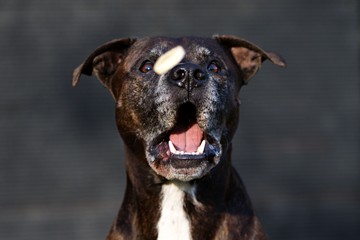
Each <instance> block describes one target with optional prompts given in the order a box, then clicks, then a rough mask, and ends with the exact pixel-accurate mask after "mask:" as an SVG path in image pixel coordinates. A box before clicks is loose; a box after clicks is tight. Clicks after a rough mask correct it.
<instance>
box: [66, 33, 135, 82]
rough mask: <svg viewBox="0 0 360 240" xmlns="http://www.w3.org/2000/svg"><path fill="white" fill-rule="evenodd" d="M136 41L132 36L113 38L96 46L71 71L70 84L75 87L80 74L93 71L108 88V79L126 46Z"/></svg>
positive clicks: (123, 53)
mask: <svg viewBox="0 0 360 240" xmlns="http://www.w3.org/2000/svg"><path fill="white" fill-rule="evenodd" d="M135 41H136V39H134V38H123V39H115V40H112V41H110V42H108V43H105V44H104V45H102V46H100V47H99V48H97V49H96V50H95V51H94V52H93V53H92V54H91V55H90V56H89V57H88V58H87V59H86V60H85V62H83V63H82V64H81V65H80V66H79V67H77V68H76V69H75V70H74V72H73V78H72V85H73V86H74V87H75V86H76V84H77V83H78V81H79V78H80V76H81V74H85V75H88V76H91V75H92V74H93V73H94V74H95V75H96V77H97V78H98V79H99V80H100V82H101V83H102V84H104V86H105V87H107V88H110V86H109V84H110V82H109V79H110V78H111V76H112V74H114V73H115V71H116V69H117V67H118V66H119V64H120V63H121V61H122V60H123V57H124V55H125V53H126V51H127V50H128V48H129V47H130V46H131V45H132V44H133V43H134V42H135Z"/></svg>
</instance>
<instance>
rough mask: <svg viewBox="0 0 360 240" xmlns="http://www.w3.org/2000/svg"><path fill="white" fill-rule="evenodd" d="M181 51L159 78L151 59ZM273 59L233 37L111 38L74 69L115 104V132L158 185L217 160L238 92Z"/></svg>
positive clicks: (194, 174)
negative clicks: (158, 179) (94, 78)
mask: <svg viewBox="0 0 360 240" xmlns="http://www.w3.org/2000/svg"><path fill="white" fill-rule="evenodd" d="M177 45H181V46H182V47H183V48H184V49H185V51H186V54H185V57H184V59H183V60H182V61H181V62H180V63H179V64H178V65H177V66H175V67H174V68H172V69H171V70H170V71H168V72H167V73H165V74H163V75H158V74H156V73H155V72H154V71H153V65H154V63H155V61H156V60H157V59H158V58H159V57H160V56H161V55H162V54H164V53H165V52H167V51H168V50H169V49H171V48H173V47H175V46H177ZM267 59H268V60H270V61H271V62H273V63H274V64H276V65H278V66H281V67H284V66H285V62H284V61H283V60H282V59H281V58H280V57H279V56H278V55H276V54H274V53H269V52H266V51H264V50H262V49H261V48H259V47H257V46H256V45H254V44H252V43H250V42H247V41H245V40H243V39H240V38H237V37H234V36H214V37H213V38H212V39H209V38H195V37H184V38H168V37H154V38H144V39H130V38H127V39H118V40H113V41H111V42H109V43H106V44H104V45H103V46H101V47H99V48H98V49H97V50H95V52H93V53H92V54H91V55H90V56H89V57H88V58H87V59H86V61H85V62H84V63H83V64H81V65H80V66H79V67H78V68H77V69H75V71H74V74H73V85H74V86H75V85H76V84H77V82H78V80H79V78H80V75H81V74H86V75H92V74H93V73H94V74H95V75H96V76H97V78H98V79H99V80H100V81H101V83H102V84H103V85H104V86H106V87H107V88H108V89H109V90H110V92H111V94H112V96H113V97H114V99H115V102H116V121H117V126H118V129H119V131H120V134H121V135H122V137H123V139H124V141H125V144H126V145H127V147H128V148H129V149H130V150H131V151H133V152H134V154H138V155H139V156H144V157H145V158H146V160H147V163H148V164H149V165H150V167H151V168H152V169H153V170H154V171H155V172H156V173H157V174H158V175H160V176H163V177H165V178H166V179H169V180H172V179H177V180H181V181H190V180H193V179H197V178H201V177H203V176H204V175H206V174H207V173H209V172H210V170H211V169H213V168H214V167H215V166H216V165H217V164H218V163H219V162H220V161H221V159H222V155H223V154H224V152H225V151H226V149H227V147H228V145H229V143H230V142H231V139H232V137H233V134H234V133H235V130H236V127H237V122H238V116H239V104H240V103H239V98H238V94H239V90H240V88H241V86H242V85H244V84H247V83H248V81H249V80H250V79H251V78H252V77H253V76H254V74H255V73H256V72H257V71H258V69H259V68H260V66H261V64H262V62H263V61H264V60H267Z"/></svg>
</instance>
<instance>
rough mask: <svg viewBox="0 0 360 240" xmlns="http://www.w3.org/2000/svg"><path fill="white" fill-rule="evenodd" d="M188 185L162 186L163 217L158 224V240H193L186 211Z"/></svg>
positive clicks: (189, 187) (171, 184) (172, 184)
mask: <svg viewBox="0 0 360 240" xmlns="http://www.w3.org/2000/svg"><path fill="white" fill-rule="evenodd" d="M190 189H191V186H190V185H189V184H187V183H170V184H164V185H163V186H162V190H161V193H162V200H161V215H160V219H159V222H158V224H157V229H158V240H169V239H172V240H180V239H181V240H191V232H190V230H191V228H190V220H189V218H188V216H187V215H186V213H185V210H184V196H185V193H184V191H187V190H190Z"/></svg>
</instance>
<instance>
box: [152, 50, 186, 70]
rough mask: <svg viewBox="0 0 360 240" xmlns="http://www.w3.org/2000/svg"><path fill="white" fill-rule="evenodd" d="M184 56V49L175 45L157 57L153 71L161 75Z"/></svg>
mask: <svg viewBox="0 0 360 240" xmlns="http://www.w3.org/2000/svg"><path fill="white" fill-rule="evenodd" d="M184 56H185V49H184V48H183V47H182V46H176V47H174V48H172V49H170V50H169V51H167V52H166V53H164V54H163V55H161V56H160V57H159V59H158V60H157V61H156V63H155V65H154V71H155V72H156V73H157V74H159V75H162V74H164V73H166V72H168V71H169V70H170V69H172V68H173V67H175V66H176V65H177V64H178V63H179V62H180V61H181V60H182V59H183V58H184Z"/></svg>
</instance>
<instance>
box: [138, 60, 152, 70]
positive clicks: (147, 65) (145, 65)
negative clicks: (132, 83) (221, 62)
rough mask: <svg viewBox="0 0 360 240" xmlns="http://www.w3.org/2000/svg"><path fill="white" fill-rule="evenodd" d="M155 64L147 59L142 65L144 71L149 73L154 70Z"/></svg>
mask: <svg viewBox="0 0 360 240" xmlns="http://www.w3.org/2000/svg"><path fill="white" fill-rule="evenodd" d="M153 67H154V64H153V63H152V62H150V61H145V62H143V64H142V65H141V67H140V71H141V72H142V73H147V72H150V71H152V70H153Z"/></svg>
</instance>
